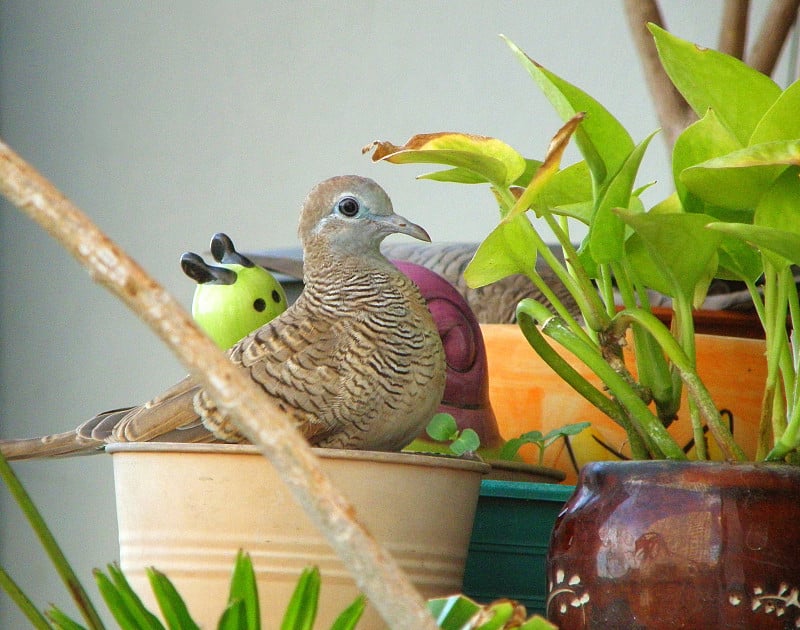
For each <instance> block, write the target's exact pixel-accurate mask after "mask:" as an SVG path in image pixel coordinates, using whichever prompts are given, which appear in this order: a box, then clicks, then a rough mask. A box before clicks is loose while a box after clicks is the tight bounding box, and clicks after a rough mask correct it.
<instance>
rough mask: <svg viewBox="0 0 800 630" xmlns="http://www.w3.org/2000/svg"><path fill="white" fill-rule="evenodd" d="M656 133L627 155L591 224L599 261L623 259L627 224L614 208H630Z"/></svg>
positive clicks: (591, 233) (591, 237) (595, 257)
mask: <svg viewBox="0 0 800 630" xmlns="http://www.w3.org/2000/svg"><path fill="white" fill-rule="evenodd" d="M653 135H654V134H650V135H649V136H648V137H647V138H645V140H644V141H643V142H641V143H640V144H639V145H638V146H637V147H636V148H635V149H634V150H633V151H631V154H630V155H629V156H628V157H627V159H626V160H625V162H624V163H623V165H622V168H620V170H619V171H618V172H617V174H616V175H615V176H614V177H613V178H612V179H611V181H610V182H609V184H608V187H607V188H606V189H605V193H604V194H603V196H602V197H601V198H600V203H599V205H598V207H597V210H596V211H595V214H594V217H592V221H591V224H590V225H589V241H590V243H591V250H592V256H594V259H595V261H596V262H598V263H601V264H602V263H610V262H615V261H617V260H620V259H621V258H622V255H623V252H624V243H625V225H624V223H623V222H622V220H621V219H620V216H619V215H618V214H616V213H615V211H614V210H615V208H627V207H628V205H629V203H630V200H631V191H632V190H633V185H634V182H635V181H636V174H637V173H638V172H639V165H640V164H641V163H642V157H644V152H645V151H646V150H647V145H648V144H650V140H651V139H652V138H653Z"/></svg>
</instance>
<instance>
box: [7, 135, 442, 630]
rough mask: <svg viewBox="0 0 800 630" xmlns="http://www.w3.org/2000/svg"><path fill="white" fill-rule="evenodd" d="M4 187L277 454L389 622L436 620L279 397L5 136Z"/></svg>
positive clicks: (300, 497) (412, 624)
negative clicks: (228, 355)
mask: <svg viewBox="0 0 800 630" xmlns="http://www.w3.org/2000/svg"><path fill="white" fill-rule="evenodd" d="M0 192H2V194H3V195H5V196H6V197H7V198H8V199H9V200H10V201H11V202H12V203H14V204H15V205H16V206H18V207H19V208H20V209H21V210H22V211H24V212H25V213H26V214H28V215H29V216H30V217H31V218H32V219H33V220H34V221H36V222H37V223H38V224H39V225H40V226H41V227H42V228H43V229H45V230H46V231H47V232H48V233H50V235H52V236H53V237H54V238H55V239H56V240H57V241H59V242H60V243H61V244H62V245H63V246H64V247H65V248H66V249H67V250H68V251H69V252H70V253H71V254H72V255H73V256H74V257H75V258H76V259H77V260H78V261H79V262H80V263H81V264H82V265H83V266H84V267H86V268H87V269H88V270H89V273H91V275H92V277H93V278H94V279H95V280H96V281H97V282H99V283H100V284H102V285H104V286H105V287H106V288H107V289H109V290H110V291H111V292H112V293H114V294H115V295H117V297H119V298H120V299H121V300H122V301H123V302H125V303H126V304H127V305H128V306H129V307H130V308H131V310H132V311H134V313H136V314H137V315H138V316H139V317H140V318H141V319H142V320H143V321H144V322H146V323H147V324H148V325H149V326H150V328H152V329H153V331H155V332H156V334H158V335H159V336H160V337H161V339H162V340H163V341H164V343H166V344H167V346H168V347H169V348H170V349H171V350H172V352H173V353H174V354H175V355H176V356H177V357H178V358H179V359H180V360H181V362H182V363H183V364H184V365H185V366H186V367H187V368H188V369H189V371H190V372H191V373H192V375H193V376H194V377H195V378H196V379H197V382H198V383H200V384H201V385H202V386H203V387H205V388H206V389H207V390H208V392H209V393H210V394H211V396H212V397H213V399H214V401H215V402H216V404H217V406H218V408H219V409H220V410H221V411H222V412H223V413H224V414H225V415H226V416H228V417H230V418H231V419H232V420H233V421H235V422H236V424H237V426H238V427H239V428H240V429H241V431H242V433H244V434H245V435H246V436H247V438H248V439H249V440H250V441H251V442H252V443H253V444H255V445H256V446H257V447H258V448H259V449H260V450H261V452H262V453H263V454H264V455H265V456H266V457H267V458H268V459H269V460H270V461H271V462H272V464H273V465H274V466H275V469H276V470H277V472H278V473H279V475H280V477H281V479H282V480H283V481H284V483H286V484H287V486H288V487H289V488H290V490H291V491H292V493H293V494H294V496H295V498H296V499H297V501H298V502H299V503H300V504H301V505H302V506H303V508H304V509H305V511H306V513H307V514H308V516H309V518H310V519H311V520H312V522H314V523H315V525H316V526H317V527H318V528H319V529H320V531H322V532H323V533H324V535H325V536H326V537H327V539H328V542H329V543H330V544H331V546H332V547H333V548H334V549H335V550H336V552H337V553H338V555H339V557H340V558H341V560H342V562H343V564H344V565H345V566H346V567H347V569H348V570H349V571H350V574H351V575H352V576H353V577H354V579H355V581H356V583H357V584H358V586H359V588H361V590H362V591H363V592H364V593H365V594H366V595H367V596H368V597H369V599H370V600H371V601H372V603H373V605H374V606H375V608H376V609H377V610H378V611H379V612H380V614H381V615H382V616H383V618H384V620H385V621H386V623H387V624H388V626H389V627H391V628H405V629H407V630H412V629H414V630H416V629H417V628H428V629H430V630H433V629H435V628H436V627H437V626H436V624H435V622H434V620H433V618H432V616H431V615H430V614H429V613H428V611H427V609H426V607H425V602H424V600H423V599H422V597H421V596H420V595H419V593H418V592H417V591H416V590H415V589H414V587H413V586H411V584H410V583H409V581H408V579H407V578H406V576H405V575H404V574H403V572H402V571H401V570H400V568H399V567H398V566H397V563H396V562H395V561H394V559H393V558H392V557H391V556H390V555H389V554H388V553H387V552H386V551H385V550H384V549H383V548H382V547H381V546H380V545H379V544H378V543H377V542H376V541H375V540H374V539H373V538H372V536H371V535H370V533H369V532H368V531H367V530H366V529H365V528H364V527H363V526H362V525H360V524H359V523H358V522H357V520H356V519H355V516H354V515H355V512H354V509H353V506H352V505H351V504H350V503H349V501H348V500H347V499H346V498H345V497H344V496H343V495H342V494H341V493H340V492H339V491H338V490H337V489H336V488H335V487H334V486H333V484H332V483H331V481H330V479H329V478H328V476H327V475H325V474H324V473H323V471H322V470H321V469H320V467H319V463H318V461H317V458H316V456H315V455H314V454H313V452H312V451H311V449H310V447H309V446H308V443H307V442H306V441H305V440H304V439H303V437H302V436H301V435H300V433H299V432H298V431H297V430H296V429H295V428H294V426H293V424H292V422H291V421H290V419H289V418H288V416H287V415H286V414H285V413H284V412H282V411H281V410H280V409H279V408H278V406H277V403H275V402H274V401H273V400H272V399H271V398H269V397H268V396H266V395H265V394H264V392H263V391H262V390H261V389H260V388H259V387H258V386H257V385H256V383H255V382H254V381H253V380H251V379H250V378H247V377H246V376H245V374H244V372H242V371H241V370H240V369H239V368H238V367H237V366H235V365H234V364H233V363H231V362H230V361H229V360H228V359H227V358H226V357H225V355H224V354H223V353H222V352H221V351H220V350H219V349H218V348H217V347H216V346H215V345H214V343H213V342H212V341H211V340H210V339H209V338H208V337H206V336H205V335H204V334H203V333H202V331H201V330H200V329H199V328H198V327H197V326H196V325H195V323H194V321H193V320H192V318H191V317H190V316H189V314H188V313H187V312H186V311H185V309H183V308H182V307H181V306H180V304H179V303H178V302H177V301H176V300H175V299H174V298H173V297H172V296H171V295H169V294H168V293H167V292H166V291H165V290H164V289H163V288H162V287H161V286H160V285H159V284H158V283H157V282H156V281H155V280H153V279H152V278H151V277H149V276H148V275H147V273H146V272H145V271H144V270H143V269H142V268H141V267H139V266H138V265H137V264H136V263H135V262H134V261H133V260H132V259H131V258H130V257H129V256H128V255H127V254H125V252H124V251H122V249H120V248H119V246H117V245H116V244H115V243H114V242H113V241H111V239H109V238H108V237H107V236H106V235H105V234H103V233H102V232H101V231H100V230H99V229H98V228H97V227H96V226H95V225H94V223H92V221H91V220H90V219H89V218H88V217H87V216H86V215H84V214H83V213H82V212H81V211H80V210H79V209H78V208H77V207H76V206H75V205H74V204H72V202H70V201H69V200H68V199H67V198H66V197H64V196H63V195H62V194H61V193H60V192H59V191H58V190H57V189H56V188H55V187H54V186H53V185H52V184H51V183H50V182H49V181H47V180H46V179H45V178H44V177H42V175H40V174H39V173H38V172H37V171H36V170H34V169H33V168H32V167H31V166H30V165H29V164H27V163H26V162H25V161H24V160H23V159H22V158H20V157H19V156H18V155H17V154H16V153H14V152H13V151H12V150H11V149H10V148H9V147H8V146H7V145H5V144H3V143H2V142H0Z"/></svg>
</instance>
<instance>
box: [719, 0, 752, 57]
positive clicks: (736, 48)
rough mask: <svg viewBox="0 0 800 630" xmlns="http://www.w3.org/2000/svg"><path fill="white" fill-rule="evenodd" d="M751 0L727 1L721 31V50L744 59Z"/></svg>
mask: <svg viewBox="0 0 800 630" xmlns="http://www.w3.org/2000/svg"><path fill="white" fill-rule="evenodd" d="M749 13H750V0H725V6H724V8H723V10H722V21H721V23H720V29H719V50H720V51H721V52H724V53H725V54H727V55H731V56H733V57H736V58H737V59H744V47H745V42H746V41H747V18H748V16H749Z"/></svg>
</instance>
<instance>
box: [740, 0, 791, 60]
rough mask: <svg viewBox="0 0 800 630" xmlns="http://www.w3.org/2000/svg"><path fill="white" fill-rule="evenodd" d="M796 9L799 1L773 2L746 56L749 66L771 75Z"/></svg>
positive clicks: (781, 0) (784, 0) (780, 0)
mask: <svg viewBox="0 0 800 630" xmlns="http://www.w3.org/2000/svg"><path fill="white" fill-rule="evenodd" d="M798 8H800V0H773V2H772V4H771V5H770V7H769V11H767V15H766V16H765V17H764V23H763V24H762V25H761V31H759V33H758V38H757V39H756V42H755V44H753V47H752V48H751V49H750V52H749V54H748V55H747V63H748V64H749V65H750V66H752V67H753V68H755V69H756V70H758V71H759V72H763V73H764V74H767V75H771V74H772V71H773V70H774V69H775V64H776V63H778V58H779V57H780V55H781V50H782V49H783V45H784V43H786V38H787V37H788V36H789V33H790V32H791V30H792V25H793V24H794V23H795V21H796V20H797V10H798Z"/></svg>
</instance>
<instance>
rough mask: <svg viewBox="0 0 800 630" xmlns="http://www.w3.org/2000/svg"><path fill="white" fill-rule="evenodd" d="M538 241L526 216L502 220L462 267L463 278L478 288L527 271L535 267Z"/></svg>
mask: <svg viewBox="0 0 800 630" xmlns="http://www.w3.org/2000/svg"><path fill="white" fill-rule="evenodd" d="M537 244H538V239H537V238H536V232H535V230H534V229H533V226H532V225H531V222H530V220H529V219H528V217H527V216H526V215H524V214H521V215H517V216H516V217H514V218H513V219H511V220H509V221H501V222H500V223H499V225H498V226H497V227H496V228H495V229H494V230H492V232H491V233H490V234H489V236H487V237H486V238H485V239H484V241H483V242H482V243H481V244H480V246H479V247H478V250H477V251H476V252H475V256H474V257H473V258H472V260H471V261H470V263H469V265H467V268H466V269H465V270H464V280H466V282H467V284H468V285H469V286H470V287H472V288H477V287H483V286H486V285H487V284H491V283H492V282H497V281H498V280H502V279H503V278H505V277H507V276H511V275H514V274H517V273H530V272H531V271H533V270H534V269H535V268H536V251H537Z"/></svg>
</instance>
